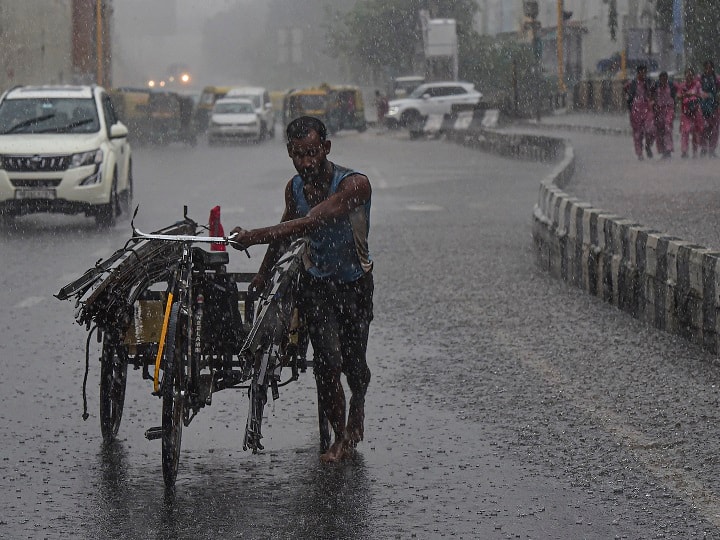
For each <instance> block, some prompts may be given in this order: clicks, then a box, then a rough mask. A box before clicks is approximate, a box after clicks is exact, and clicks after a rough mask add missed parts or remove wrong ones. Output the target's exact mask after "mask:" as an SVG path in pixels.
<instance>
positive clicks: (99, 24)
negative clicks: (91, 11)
mask: <svg viewBox="0 0 720 540" xmlns="http://www.w3.org/2000/svg"><path fill="white" fill-rule="evenodd" d="M103 26H104V20H103V10H102V0H95V57H96V60H97V64H96V68H95V79H96V80H95V82H97V84H99V85H100V86H103V83H104V80H105V73H104V71H105V70H104V69H103V67H104V66H103V64H104V51H103V38H104V35H103V34H104V32H103Z"/></svg>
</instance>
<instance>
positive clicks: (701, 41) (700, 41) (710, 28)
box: [684, 0, 720, 68]
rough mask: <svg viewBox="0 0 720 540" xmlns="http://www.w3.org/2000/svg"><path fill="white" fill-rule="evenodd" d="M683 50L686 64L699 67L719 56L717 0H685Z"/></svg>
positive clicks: (719, 22)
mask: <svg viewBox="0 0 720 540" xmlns="http://www.w3.org/2000/svg"><path fill="white" fill-rule="evenodd" d="M684 16H685V51H686V54H687V61H688V64H689V65H691V66H696V67H697V68H700V67H701V66H702V63H703V62H704V61H705V60H707V59H717V58H719V57H720V40H718V27H719V26H720V10H719V9H718V6H717V0H685V13H684Z"/></svg>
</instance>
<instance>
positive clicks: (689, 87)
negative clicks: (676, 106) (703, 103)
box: [678, 68, 705, 158]
mask: <svg viewBox="0 0 720 540" xmlns="http://www.w3.org/2000/svg"><path fill="white" fill-rule="evenodd" d="M701 94H702V88H701V87H700V81H699V80H698V79H696V78H695V71H694V70H693V69H692V68H687V69H686V70H685V81H683V82H682V84H680V85H679V87H678V98H679V99H680V110H681V115H680V152H681V154H680V155H681V157H684V158H686V157H688V150H689V147H690V141H691V140H692V155H693V157H695V156H696V155H697V151H698V146H699V145H700V135H701V134H702V131H703V129H704V125H705V122H704V119H703V116H702V112H701V111H700V96H701Z"/></svg>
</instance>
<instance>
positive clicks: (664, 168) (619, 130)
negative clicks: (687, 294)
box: [507, 112, 720, 250]
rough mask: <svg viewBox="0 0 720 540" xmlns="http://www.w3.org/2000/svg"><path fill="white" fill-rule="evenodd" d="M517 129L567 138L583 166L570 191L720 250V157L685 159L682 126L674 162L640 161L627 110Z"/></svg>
mask: <svg viewBox="0 0 720 540" xmlns="http://www.w3.org/2000/svg"><path fill="white" fill-rule="evenodd" d="M507 129H509V130H511V131H523V132H530V133H533V132H534V133H537V132H538V131H541V132H544V133H546V134H548V135H555V136H559V137H565V138H567V139H569V140H570V142H571V145H572V146H573V147H574V149H575V156H576V160H577V167H576V170H575V174H574V175H573V178H572V180H570V182H569V184H568V185H567V186H566V187H565V191H566V192H567V193H568V194H569V195H572V196H574V197H577V198H578V199H580V200H581V201H583V202H586V203H589V204H591V205H592V206H593V207H596V208H602V209H604V210H606V211H608V212H612V213H614V214H618V215H620V216H623V217H625V218H628V219H631V220H633V221H636V222H638V223H640V224H642V225H644V226H647V227H651V228H653V229H655V230H657V231H659V232H663V233H665V234H668V235H671V236H674V237H677V238H679V239H681V240H686V241H689V242H692V243H693V244H699V245H702V246H705V247H708V248H713V249H718V250H720V234H719V233H720V160H718V159H710V158H698V159H680V158H679V134H678V128H677V126H676V128H675V129H674V130H673V132H674V135H675V137H674V139H675V149H676V150H675V153H674V154H673V158H672V159H670V160H660V159H658V158H657V157H655V158H654V159H646V160H644V161H638V159H637V157H636V156H635V153H634V150H633V144H632V136H631V131H630V129H629V120H628V117H627V115H625V114H594V113H576V112H572V113H567V114H558V115H554V116H546V117H543V118H542V119H541V121H540V123H539V124H538V123H536V122H526V123H523V124H519V125H514V126H512V127H509V128H507Z"/></svg>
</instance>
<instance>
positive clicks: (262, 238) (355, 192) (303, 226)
mask: <svg viewBox="0 0 720 540" xmlns="http://www.w3.org/2000/svg"><path fill="white" fill-rule="evenodd" d="M371 194H372V188H371V187H370V181H369V180H368V178H367V176H365V175H362V174H357V173H356V174H351V175H350V176H348V177H347V178H345V179H343V181H342V182H341V184H340V187H339V188H338V190H337V191H336V192H335V193H333V194H332V195H330V196H329V197H328V198H327V199H325V200H324V201H322V202H321V203H319V204H317V205H316V206H314V207H313V208H311V209H310V212H308V214H307V215H306V216H303V217H299V218H296V219H291V220H288V221H283V222H282V223H278V224H277V225H272V226H271V227H263V228H261V229H252V230H249V231H243V234H242V237H241V238H239V241H240V243H242V244H243V245H244V246H252V245H255V244H267V243H269V242H274V241H276V240H283V239H286V238H291V237H293V236H303V235H305V234H307V233H309V232H312V231H314V230H316V229H319V228H320V227H322V226H323V225H325V224H326V223H328V222H329V221H332V220H333V219H337V218H339V217H343V216H347V215H349V214H350V212H352V211H353V210H355V209H356V208H357V207H358V206H362V205H363V204H365V203H366V202H368V201H369V200H370V195H371Z"/></svg>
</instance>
